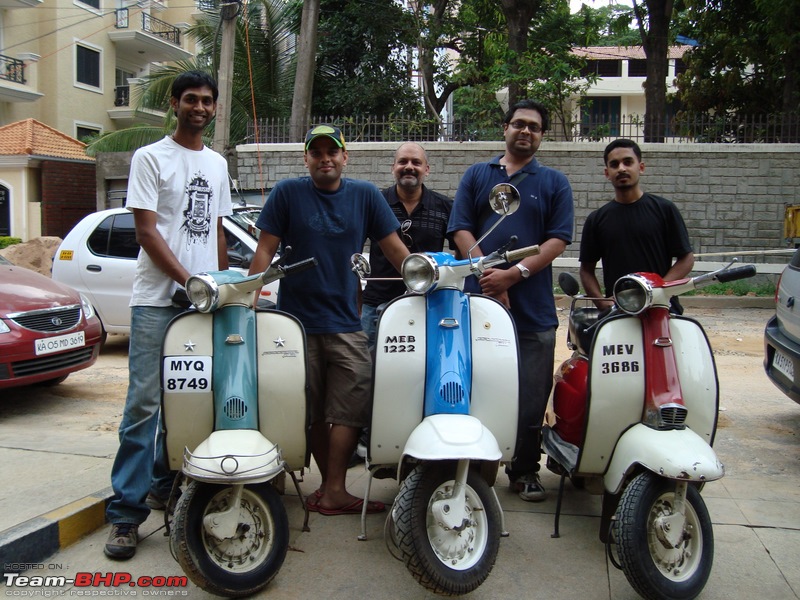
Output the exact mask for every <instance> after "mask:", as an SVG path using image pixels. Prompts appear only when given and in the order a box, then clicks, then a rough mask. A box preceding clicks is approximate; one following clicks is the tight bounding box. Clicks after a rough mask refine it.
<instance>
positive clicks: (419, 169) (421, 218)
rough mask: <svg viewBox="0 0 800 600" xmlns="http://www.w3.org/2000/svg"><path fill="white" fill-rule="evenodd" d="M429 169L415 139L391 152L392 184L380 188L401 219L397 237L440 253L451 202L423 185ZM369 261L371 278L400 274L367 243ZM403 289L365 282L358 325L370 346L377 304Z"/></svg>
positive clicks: (390, 283)
mask: <svg viewBox="0 0 800 600" xmlns="http://www.w3.org/2000/svg"><path fill="white" fill-rule="evenodd" d="M430 171H431V168H430V165H429V164H428V155H427V154H426V152H425V149H424V148H423V147H422V146H420V145H419V144H417V143H415V142H406V143H404V144H402V145H401V146H400V147H399V148H398V149H397V152H396V153H395V155H394V163H393V164H392V174H393V175H394V178H395V184H394V185H392V186H389V187H388V188H386V189H385V190H382V192H383V196H384V197H385V198H386V201H387V202H388V203H389V206H390V207H391V209H392V211H393V212H394V215H395V216H396V217H397V220H398V221H400V239H402V240H403V242H404V243H405V245H406V247H408V249H409V251H410V252H425V251H430V252H441V251H442V249H443V248H444V241H445V238H446V237H447V220H448V219H449V218H450V210H451V209H452V208H453V201H452V200H451V199H450V198H448V197H447V196H444V195H442V194H439V193H438V192H434V191H433V190H431V189H429V188H428V187H426V186H425V184H424V183H423V182H424V181H425V178H426V177H427V176H428V173H430ZM369 264H370V267H371V270H372V275H371V277H379V278H385V277H400V274H399V273H398V272H397V269H395V268H394V267H393V266H392V264H391V263H390V262H389V261H388V260H387V259H386V256H385V255H384V254H383V251H382V250H381V248H380V246H378V245H377V244H371V245H370V252H369ZM405 291H406V288H405V285H404V284H403V282H402V281H369V282H368V283H367V287H366V288H365V289H364V292H363V295H362V307H361V326H362V327H363V329H364V332H365V333H366V334H367V338H368V343H369V346H370V348H372V347H374V346H375V325H376V321H377V313H378V307H379V306H380V305H381V304H384V303H386V302H388V301H389V300H392V299H393V298H397V297H398V296H402V295H403V294H404V293H405Z"/></svg>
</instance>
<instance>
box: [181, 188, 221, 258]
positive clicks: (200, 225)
mask: <svg viewBox="0 0 800 600" xmlns="http://www.w3.org/2000/svg"><path fill="white" fill-rule="evenodd" d="M186 196H187V201H186V210H185V211H183V218H184V221H183V226H182V228H183V229H185V230H186V234H187V236H186V240H187V244H198V243H199V244H204V245H205V244H207V243H208V236H209V234H210V232H211V202H212V200H213V196H214V193H213V190H212V189H211V186H210V185H209V184H208V181H207V180H206V178H205V176H204V175H203V174H202V173H195V175H194V178H193V179H192V180H191V181H190V182H189V184H188V185H187V186H186Z"/></svg>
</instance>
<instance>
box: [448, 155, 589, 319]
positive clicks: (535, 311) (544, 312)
mask: <svg viewBox="0 0 800 600" xmlns="http://www.w3.org/2000/svg"><path fill="white" fill-rule="evenodd" d="M499 159H500V157H496V158H494V159H492V160H491V161H489V162H485V163H478V164H475V165H472V166H471V167H469V168H468V169H467V171H466V172H465V173H464V177H462V179H461V183H459V186H458V191H457V192H456V197H455V201H454V204H453V212H452V213H450V222H449V224H448V227H447V232H448V234H450V235H451V234H453V233H454V232H456V231H459V230H462V229H464V230H467V231H470V232H472V234H473V235H474V236H475V238H476V239H478V238H480V236H481V235H482V234H483V233H484V232H485V231H487V230H488V229H489V228H490V227H491V226H492V225H493V224H494V223H495V222H496V221H497V220H498V219H499V218H500V217H499V216H498V215H496V214H495V213H494V212H492V211H491V210H489V209H488V203H489V192H490V191H491V189H492V188H493V187H494V186H495V185H497V184H498V183H508V182H509V181H511V179H512V177H509V176H508V175H507V174H506V169H505V167H504V166H503V165H501V164H500V160H499ZM521 171H524V172H526V173H528V175H527V176H526V177H525V178H524V179H522V180H521V181H519V182H517V183H516V184H515V187H516V188H517V189H518V190H519V193H520V196H521V198H520V207H519V210H517V212H515V213H514V214H513V215H511V216H509V217H506V219H505V220H504V221H503V222H502V223H501V224H500V225H498V227H497V229H495V230H494V231H493V232H492V233H491V234H489V236H488V237H487V238H486V239H485V240H483V241H482V242H481V244H480V247H481V250H483V253H484V254H489V253H490V252H493V251H494V250H497V249H498V248H499V247H501V246H502V245H504V244H505V243H506V242H508V240H509V238H510V237H511V236H512V235H516V236H517V238H518V241H517V243H516V245H515V246H514V247H515V248H522V247H525V246H531V245H533V244H541V243H543V242H544V241H546V240H548V239H551V238H557V239H560V240H564V241H565V242H567V244H570V243H572V230H573V227H574V209H573V201H572V188H571V187H570V185H569V181H568V180H567V177H566V176H565V175H564V174H563V173H561V172H560V171H557V170H555V169H551V168H549V167H544V166H542V165H540V164H539V163H538V162H537V161H536V159H535V158H534V159H532V160H531V162H529V163H528V164H527V165H525V166H524V167H523V168H522V169H520V171H518V172H517V173H519V172H521ZM517 173H514V176H513V177H517ZM487 215H488V216H487ZM509 267H511V265H501V266H500V267H499V268H509ZM471 279H472V281H468V285H469V287H467V288H465V289H467V290H469V291H476V292H477V291H480V286H478V285H477V281H475V280H474V278H471ZM508 297H509V301H510V303H511V314H512V315H513V316H514V322H515V324H516V326H517V330H518V331H519V332H520V333H526V332H527V333H536V332H541V331H547V330H548V329H553V328H555V327H558V316H557V314H556V307H555V302H554V300H553V270H552V267H551V266H550V265H548V266H547V267H546V268H544V269H542V270H541V271H539V272H538V273H532V274H531V276H530V277H529V278H528V279H525V280H522V281H520V282H519V283H517V284H516V285H512V286H511V287H510V288H509V289H508Z"/></svg>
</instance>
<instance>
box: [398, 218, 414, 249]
mask: <svg viewBox="0 0 800 600" xmlns="http://www.w3.org/2000/svg"><path fill="white" fill-rule="evenodd" d="M409 229H411V219H406V220H405V221H403V222H402V223H401V224H400V236H401V237H402V238H403V243H404V244H405V245H406V247H407V248H411V245H412V244H413V243H414V240H413V239H412V238H411V236H410V235H409V234H408V230H409Z"/></svg>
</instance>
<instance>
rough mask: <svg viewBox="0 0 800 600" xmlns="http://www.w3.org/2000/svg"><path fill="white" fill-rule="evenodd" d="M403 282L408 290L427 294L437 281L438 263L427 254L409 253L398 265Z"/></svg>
mask: <svg viewBox="0 0 800 600" xmlns="http://www.w3.org/2000/svg"><path fill="white" fill-rule="evenodd" d="M400 273H401V275H402V277H403V283H404V284H405V286H406V289H408V291H409V292H412V293H415V294H427V293H428V292H430V291H432V290H434V289H435V288H436V285H437V284H438V283H439V265H438V264H436V261H435V260H433V259H432V258H431V257H430V256H428V255H427V254H422V253H414V254H409V255H408V256H406V257H405V258H404V259H403V264H402V266H401V267H400Z"/></svg>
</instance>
